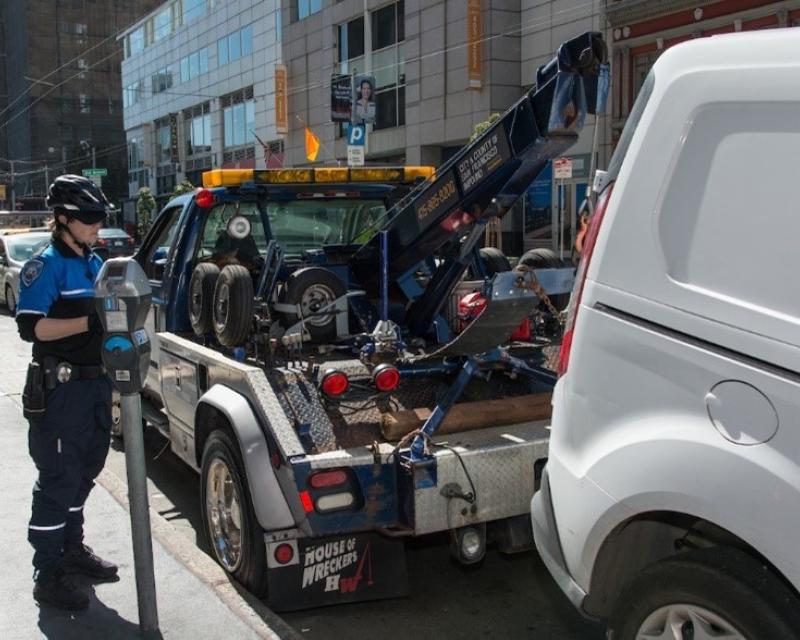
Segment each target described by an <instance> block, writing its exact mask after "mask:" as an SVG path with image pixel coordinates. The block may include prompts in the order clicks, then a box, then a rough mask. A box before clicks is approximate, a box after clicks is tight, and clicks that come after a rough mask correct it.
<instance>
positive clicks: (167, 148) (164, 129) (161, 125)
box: [155, 118, 172, 164]
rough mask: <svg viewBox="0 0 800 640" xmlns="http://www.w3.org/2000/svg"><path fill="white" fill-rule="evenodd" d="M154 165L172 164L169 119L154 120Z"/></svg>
mask: <svg viewBox="0 0 800 640" xmlns="http://www.w3.org/2000/svg"><path fill="white" fill-rule="evenodd" d="M155 129H156V164H172V135H171V129H170V126H169V119H168V118H164V119H161V120H156V122H155Z"/></svg>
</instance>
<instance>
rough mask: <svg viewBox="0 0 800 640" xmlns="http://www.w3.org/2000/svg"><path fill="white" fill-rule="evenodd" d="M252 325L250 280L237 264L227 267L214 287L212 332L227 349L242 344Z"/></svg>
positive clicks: (251, 288)
mask: <svg viewBox="0 0 800 640" xmlns="http://www.w3.org/2000/svg"><path fill="white" fill-rule="evenodd" d="M252 326H253V280H252V278H251V277H250V272H249V271H248V270H247V269H246V268H245V267H243V266H242V265H240V264H229V265H228V266H227V267H225V268H224V269H223V270H222V271H221V272H220V274H219V278H217V286H216V287H215V288H214V333H215V334H217V340H219V342H220V344H222V345H224V346H226V347H236V346H239V345H241V344H243V343H244V342H245V341H246V340H247V338H248V336H249V335H250V329H251V327H252Z"/></svg>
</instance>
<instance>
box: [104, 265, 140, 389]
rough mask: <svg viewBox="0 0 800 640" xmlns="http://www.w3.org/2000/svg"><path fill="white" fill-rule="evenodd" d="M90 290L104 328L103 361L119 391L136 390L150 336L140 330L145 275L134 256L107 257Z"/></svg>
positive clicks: (138, 386) (138, 387)
mask: <svg viewBox="0 0 800 640" xmlns="http://www.w3.org/2000/svg"><path fill="white" fill-rule="evenodd" d="M94 294H95V304H96V305H97V313H98V314H99V315H100V321H101V322H102V323H103V329H104V330H105V336H104V337H103V365H104V366H105V368H106V371H107V372H108V375H109V377H110V378H111V382H112V383H113V384H114V386H115V387H116V388H117V390H118V391H119V392H120V393H121V394H131V393H138V392H139V391H141V390H142V387H143V386H144V380H145V378H146V376H147V368H148V366H149V365H150V338H149V337H148V335H147V332H146V331H145V330H144V322H145V320H146V319H147V312H148V310H149V309H150V300H151V298H152V292H151V289H150V283H149V281H148V280H147V276H146V275H145V273H144V271H143V270H142V268H141V267H140V266H139V263H138V262H136V261H135V260H130V259H127V258H114V259H112V260H108V261H107V262H106V263H105V264H104V265H103V267H102V269H100V273H99V274H98V276H97V282H96V283H95V288H94Z"/></svg>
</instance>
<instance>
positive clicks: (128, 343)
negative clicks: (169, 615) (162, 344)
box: [95, 258, 158, 635]
mask: <svg viewBox="0 0 800 640" xmlns="http://www.w3.org/2000/svg"><path fill="white" fill-rule="evenodd" d="M151 300H152V292H151V289H150V283H149V281H148V279H147V276H146V275H145V273H144V271H142V268H141V267H140V266H139V264H138V263H137V262H135V261H134V260H131V259H125V258H115V259H113V260H107V261H106V263H105V264H104V265H103V268H102V269H101V270H100V273H99V274H98V276H97V282H96V283H95V304H96V307H97V313H98V314H99V316H100V320H101V322H102V324H103V329H104V330H105V333H104V335H103V348H102V354H103V365H104V366H105V368H106V371H107V372H108V377H109V378H110V379H111V382H112V383H113V385H114V386H115V387H116V389H117V391H119V392H120V396H121V409H122V433H123V437H124V438H125V466H126V467H127V473H128V499H129V502H130V513H131V535H132V539H133V560H134V566H135V569H136V593H137V596H138V600H139V629H140V631H141V632H142V634H143V635H151V634H154V633H155V632H157V631H158V611H157V607H156V584H155V574H154V571H153V542H152V539H151V536H150V511H149V506H148V504H147V471H146V465H145V458H144V435H143V433H142V404H141V402H142V400H141V396H140V395H139V392H140V391H141V390H142V387H143V386H144V380H145V377H146V375H147V369H148V367H149V364H150V337H149V336H148V335H147V332H146V331H145V329H144V322H145V319H146V318H147V312H148V310H149V308H150V303H151Z"/></svg>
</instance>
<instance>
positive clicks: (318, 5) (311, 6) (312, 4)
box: [296, 0, 322, 20]
mask: <svg viewBox="0 0 800 640" xmlns="http://www.w3.org/2000/svg"><path fill="white" fill-rule="evenodd" d="M296 1H297V19H298V20H302V19H304V18H307V17H308V16H310V15H311V14H312V13H319V12H320V11H322V0H296Z"/></svg>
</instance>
